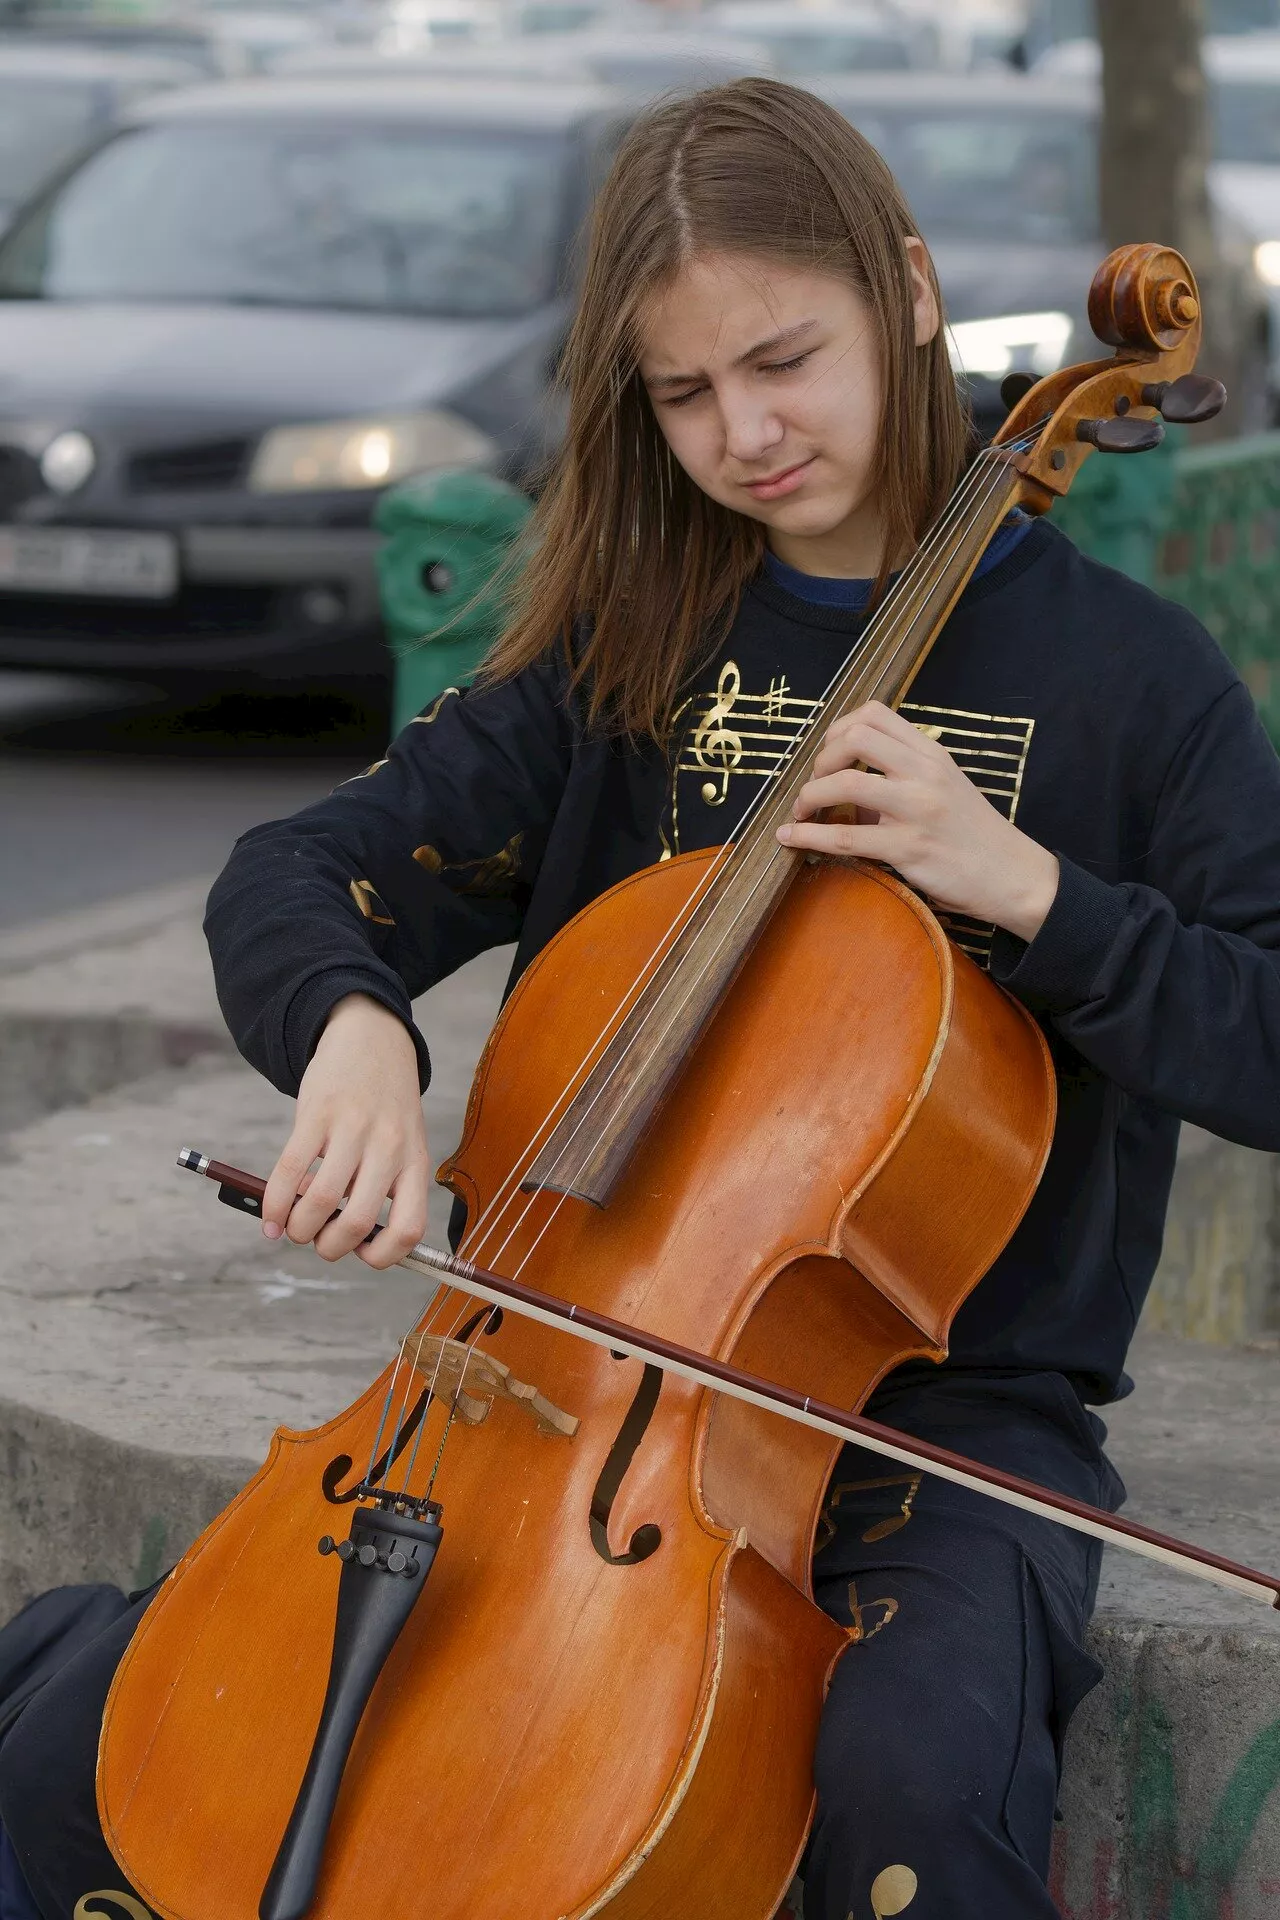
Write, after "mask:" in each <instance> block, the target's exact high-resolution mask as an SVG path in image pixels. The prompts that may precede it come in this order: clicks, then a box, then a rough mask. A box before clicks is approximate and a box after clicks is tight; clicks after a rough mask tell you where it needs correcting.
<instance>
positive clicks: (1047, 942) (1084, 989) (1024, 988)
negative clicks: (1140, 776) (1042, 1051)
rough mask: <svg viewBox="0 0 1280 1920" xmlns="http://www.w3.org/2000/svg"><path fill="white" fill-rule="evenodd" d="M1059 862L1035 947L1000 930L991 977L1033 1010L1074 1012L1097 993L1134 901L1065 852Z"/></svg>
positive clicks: (994, 945) (1032, 942)
mask: <svg viewBox="0 0 1280 1920" xmlns="http://www.w3.org/2000/svg"><path fill="white" fill-rule="evenodd" d="M1057 859H1058V891H1057V893H1056V894H1055V895H1054V901H1053V905H1052V906H1051V907H1050V909H1049V911H1048V914H1047V915H1046V916H1045V921H1044V925H1043V926H1042V927H1041V929H1040V931H1039V933H1038V934H1037V935H1036V937H1035V939H1034V940H1032V941H1031V943H1030V944H1029V945H1028V943H1027V942H1026V941H1025V940H1019V939H1018V937H1017V935H1016V934H1012V933H1006V932H1005V931H1004V930H1003V928H1000V927H997V929H996V936H995V939H994V940H993V941H992V943H991V977H992V979H993V980H998V981H999V983H1000V985H1001V986H1002V987H1007V988H1008V989H1009V992H1010V993H1012V994H1015V995H1016V996H1017V998H1018V999H1019V1000H1021V1001H1023V1002H1024V1004H1025V1005H1027V1006H1032V1007H1037V1008H1041V1009H1043V1010H1044V1011H1045V1012H1046V1013H1069V1012H1070V1011H1071V1009H1072V1008H1073V1007H1078V1006H1081V1005H1083V1003H1084V1002H1085V1001H1086V1000H1087V999H1089V997H1090V995H1091V993H1092V992H1093V985H1094V981H1095V980H1096V979H1097V977H1098V973H1099V970H1100V969H1101V967H1102V964H1103V962H1104V961H1105V959H1106V957H1107V955H1108V953H1109V952H1110V951H1111V948H1112V946H1113V944H1114V943H1115V940H1116V937H1117V935H1118V934H1119V932H1120V928H1121V926H1122V925H1123V924H1124V918H1125V914H1126V913H1127V911H1128V903H1127V901H1126V899H1125V895H1124V893H1123V891H1122V890H1121V888H1119V887H1113V886H1112V885H1111V884H1110V883H1109V882H1108V881H1106V880H1099V879H1098V877H1097V875H1096V874H1092V873H1086V871H1085V869H1084V868H1083V867H1078V866H1077V865H1076V864H1075V862H1074V861H1073V860H1068V859H1066V858H1065V856H1064V855H1063V854H1058V856H1057Z"/></svg>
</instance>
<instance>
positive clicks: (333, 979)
mask: <svg viewBox="0 0 1280 1920" xmlns="http://www.w3.org/2000/svg"><path fill="white" fill-rule="evenodd" d="M562 680H563V676H562V674H561V673H560V671H559V670H558V668H557V667H556V665H555V664H554V663H552V662H549V661H548V662H546V663H543V664H539V665H537V666H534V667H531V668H527V669H526V670H525V671H524V672H523V673H521V674H519V675H517V676H516V677H515V678H514V679H512V680H508V681H505V682H503V683H502V684H501V685H499V686H496V687H492V688H487V689H484V690H483V691H480V692H471V693H467V694H465V695H463V694H459V693H458V692H457V691H456V690H455V689H452V688H451V689H450V690H449V692H448V693H446V694H443V695H442V696H441V697H440V699H439V700H437V701H436V702H435V704H434V705H433V706H432V707H431V708H429V709H428V710H427V712H425V713H424V714H422V715H421V716H420V717H419V718H418V719H417V720H415V721H412V722H410V724H409V725H408V726H407V727H406V728H405V729H404V731H403V732H402V733H401V734H400V735H399V737H398V738H397V739H396V741H395V742H394V743H393V745H392V746H391V748H390V749H389V751H388V754H387V758H386V759H385V760H383V761H380V762H379V763H378V764H377V765H376V766H374V767H371V768H370V769H369V771H368V772H367V773H365V774H362V775H360V776H359V777H358V778H356V779H354V780H350V781H348V782H347V783H346V784H345V785H344V786H341V787H339V788H338V789H337V791H336V792H335V793H333V794H331V795H330V796H329V798H328V799H326V800H321V801H319V802H318V803H317V804H316V805H314V806H311V807H307V808H305V809H304V810H303V811H302V812H301V813H297V814H294V815H293V816H292V817H291V818H290V819H287V820H277V821H274V822H272V823H271V824H269V825H267V826H262V827H256V828H254V829H253V831H252V832H250V833H247V834H245V835H244V836H243V838H242V839H240V840H239V841H238V842H237V843H236V846H235V849H234V851H233V852H232V855H231V858H230V860H229V861H228V863H227V866H226V868H225V869H224V871H223V873H222V874H221V876H220V877H219V879H218V880H217V881H216V883H215V885H214V888H213V891H212V893H211V894H210V896H209V905H208V912H207V915H206V918H205V932H206V935H207V937H208V941H209V949H210V953H211V956H212V959H213V971H214V978H215V981H216V984H217V989H218V1000H219V1004H220V1005H221V1008H222V1012H223V1016H224V1018H225V1019H226V1022H227V1025H228V1027H229V1028H230V1030H231V1034H232V1037H233V1039H234V1040H235V1042H236V1045H237V1046H238V1047H239V1048H240V1051H241V1052H242V1053H243V1054H244V1056H245V1058H246V1059H247V1060H248V1061H249V1062H250V1063H251V1064H252V1065H253V1066H255V1067H257V1068H258V1070H259V1072H261V1073H263V1074H265V1075H266V1077H267V1078H268V1079H269V1080H271V1081H272V1082H273V1083H274V1084H275V1085H276V1086H277V1087H279V1088H280V1089H281V1091H282V1092H284V1093H290V1094H296V1092H297V1090H298V1084H299V1082H300V1080H301V1079H302V1075H303V1073H304V1072H305V1071H306V1067H307V1063H308V1062H309V1060H310V1058H311V1055H312V1053H313V1051H314V1049H315V1045H316V1041H317V1040H318V1038H319V1036H320V1033H321V1031H322V1029H323V1027H324V1023H325V1021H326V1019H327V1018H328V1015H329V1013H330V1011H331V1009H332V1008H333V1007H334V1006H335V1005H336V1004H337V1002H338V1001H339V1000H341V999H342V998H343V997H344V996H345V995H346V994H349V993H365V994H368V995H370V996H371V997H372V998H373V999H375V1000H378V1001H380V1002H381V1003H382V1005H383V1006H385V1007H388V1008H389V1009H390V1010H391V1011H392V1012H393V1013H396V1014H398V1015H399V1016H400V1018H401V1019H402V1020H403V1021H404V1022H405V1024H406V1026H408V1027H409V1029H410V1031H411V1033H412V1034H413V1037H414V1042H415V1045H416V1046H417V1049H418V1058H419V1070H420V1075H421V1080H422V1085H423V1086H424V1087H425V1086H426V1084H427V1080H428V1078H429V1075H430V1062H429V1059H428V1056H427V1049H426V1046H425V1043H424V1042H423V1040H422V1037H421V1035H420V1034H418V1032H417V1030H416V1029H415V1028H414V1026H413V1016H412V1011H411V1007H410V1002H411V1000H412V999H413V998H414V996H415V995H417V994H419V993H422V992H424V991H425V989H426V988H427V987H429V986H432V985H433V984H434V983H435V982H436V981H437V980H441V979H443V978H444V977H445V975H446V974H449V973H452V972H453V971H454V969H455V968H457V967H460V966H461V965H462V964H463V963H464V962H465V961H467V960H470V959H472V958H473V957H474V956H475V955H476V954H478V953H480V952H482V951H483V950H484V949H485V948H487V947H495V946H502V945H504V944H505V943H506V942H508V941H511V940H514V939H516V937H517V935H518V934H519V931H520V927H521V923H522V921H523V918H524V910H525V904H526V902H527V900H528V897H529V892H530V889H531V887H532V883H533V881H534V879H535V878H536V875H537V871H538V867H539V863H540V861H541V858H542V854H543V851H544V849H545V846H546V842H547V838H548V835H549V832H550V828H551V823H552V820H553V818H554V816H555V811H556V808H557V806H558V805H559V802H560V799H561V797H562V795H563V792H564V787H565V783H566V780H567V777H568V769H569V763H570V756H571V752H572V728H571V723H570V720H569V717H568V714H567V712H566V708H565V703H564V699H563V689H562Z"/></svg>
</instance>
